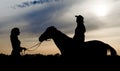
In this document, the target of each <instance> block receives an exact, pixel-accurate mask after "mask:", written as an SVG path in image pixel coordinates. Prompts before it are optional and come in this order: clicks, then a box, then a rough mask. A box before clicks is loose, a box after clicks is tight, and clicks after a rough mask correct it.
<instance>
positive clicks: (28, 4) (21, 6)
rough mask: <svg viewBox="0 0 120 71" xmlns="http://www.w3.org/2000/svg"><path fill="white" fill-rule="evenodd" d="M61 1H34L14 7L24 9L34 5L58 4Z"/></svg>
mask: <svg viewBox="0 0 120 71" xmlns="http://www.w3.org/2000/svg"><path fill="white" fill-rule="evenodd" d="M59 1H61V0H34V1H26V2H23V3H21V4H18V5H16V7H20V8H24V7H28V6H31V5H36V4H45V3H52V2H59Z"/></svg>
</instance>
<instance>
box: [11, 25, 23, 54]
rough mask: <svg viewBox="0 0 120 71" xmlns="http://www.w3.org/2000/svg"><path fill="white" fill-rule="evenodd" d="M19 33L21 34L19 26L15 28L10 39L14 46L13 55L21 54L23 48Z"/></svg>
mask: <svg viewBox="0 0 120 71" xmlns="http://www.w3.org/2000/svg"><path fill="white" fill-rule="evenodd" d="M18 35H20V30H19V28H17V27H15V28H13V29H12V30H11V35H10V40H11V44H12V48H13V50H12V53H11V55H13V56H20V52H21V51H22V49H23V48H22V47H20V44H21V42H20V41H19V39H18Z"/></svg>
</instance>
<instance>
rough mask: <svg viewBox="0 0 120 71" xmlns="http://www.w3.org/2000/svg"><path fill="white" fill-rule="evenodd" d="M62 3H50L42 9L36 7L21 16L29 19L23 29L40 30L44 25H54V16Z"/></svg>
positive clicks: (33, 31)
mask: <svg viewBox="0 0 120 71" xmlns="http://www.w3.org/2000/svg"><path fill="white" fill-rule="evenodd" d="M62 8H64V6H63V5H56V6H55V5H50V6H48V7H46V8H44V9H42V10H41V9H38V10H36V11H32V12H29V13H27V14H25V16H24V17H23V18H24V19H25V20H27V21H29V24H28V25H27V26H24V28H25V29H24V31H27V32H31V33H38V32H42V31H43V30H44V29H45V28H46V27H48V26H51V25H54V26H55V25H56V24H57V23H56V18H57V17H59V16H57V17H56V16H55V15H56V14H57V12H59V11H60V10H61V9H62Z"/></svg>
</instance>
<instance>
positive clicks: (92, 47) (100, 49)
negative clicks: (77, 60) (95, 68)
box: [39, 26, 117, 57]
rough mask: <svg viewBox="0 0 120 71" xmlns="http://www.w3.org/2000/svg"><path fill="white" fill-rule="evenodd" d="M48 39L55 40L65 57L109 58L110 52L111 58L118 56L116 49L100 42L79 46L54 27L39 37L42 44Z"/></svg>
mask: <svg viewBox="0 0 120 71" xmlns="http://www.w3.org/2000/svg"><path fill="white" fill-rule="evenodd" d="M48 39H53V41H54V43H55V44H56V46H57V47H58V48H59V50H60V51H61V55H63V56H65V57H72V56H83V57H86V56H88V57H91V56H92V57H101V56H107V51H108V50H109V51H110V52H111V56H116V55H117V53H116V51H115V49H114V48H112V47H111V46H110V45H108V44H107V43H104V42H102V41H99V40H91V41H85V42H84V43H83V44H79V45H78V44H76V42H75V41H74V40H73V38H71V37H68V36H67V35H65V34H64V33H62V32H61V31H60V30H58V29H57V28H56V27H54V26H50V27H48V28H47V29H46V30H45V32H44V33H42V34H41V36H40V37H39V41H40V42H43V41H45V40H48Z"/></svg>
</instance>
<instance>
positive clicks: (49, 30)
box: [39, 26, 56, 42]
mask: <svg viewBox="0 0 120 71" xmlns="http://www.w3.org/2000/svg"><path fill="white" fill-rule="evenodd" d="M55 30H56V28H55V27H54V26H50V27H48V28H47V29H46V30H45V32H44V33H43V34H41V36H40V37H39V41H40V42H43V41H44V40H47V39H51V38H52V36H53V34H54V31H55Z"/></svg>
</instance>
